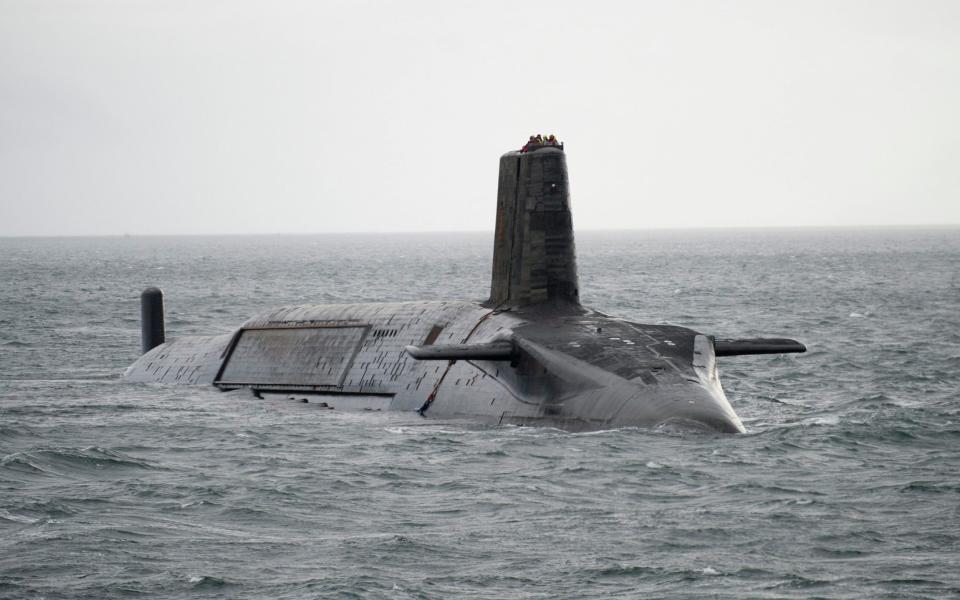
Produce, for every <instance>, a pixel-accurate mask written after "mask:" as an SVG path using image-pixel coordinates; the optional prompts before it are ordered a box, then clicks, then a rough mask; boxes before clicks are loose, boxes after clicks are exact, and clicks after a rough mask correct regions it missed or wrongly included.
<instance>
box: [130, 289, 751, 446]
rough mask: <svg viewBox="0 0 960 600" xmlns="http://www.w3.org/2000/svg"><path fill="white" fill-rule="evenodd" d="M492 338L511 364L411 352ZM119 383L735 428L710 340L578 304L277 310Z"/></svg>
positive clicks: (537, 418)
mask: <svg viewBox="0 0 960 600" xmlns="http://www.w3.org/2000/svg"><path fill="white" fill-rule="evenodd" d="M497 339H510V340H512V342H513V343H514V344H515V345H516V347H517V348H518V355H517V357H516V359H515V360H513V361H494V360H457V361H447V360H415V359H414V358H412V357H411V356H410V355H409V354H408V352H406V351H405V348H406V347H407V346H410V345H417V346H430V345H438V346H440V345H449V344H468V343H469V344H478V343H483V342H488V341H490V340H497ZM124 376H125V378H126V379H127V380H128V381H138V382H158V383H170V384H187V385H203V384H206V385H215V386H216V387H218V388H220V389H224V390H230V389H238V388H250V389H252V390H254V391H256V392H257V393H260V394H271V393H283V394H286V395H294V396H296V397H297V398H301V397H302V398H305V399H308V400H309V401H313V402H324V403H326V404H327V406H329V407H331V408H334V409H347V410H349V409H354V410H359V409H366V410H399V411H421V414H423V415H424V416H426V417H434V418H468V419H471V420H474V421H480V422H483V423H489V424H520V425H537V426H554V427H560V428H563V429H566V430H571V431H581V430H594V429H604V428H613V427H625V426H642V427H654V426H657V425H660V424H663V423H672V422H678V423H691V424H696V425H698V426H702V427H706V428H709V429H713V430H717V431H727V432H737V431H742V430H743V426H742V425H741V423H740V420H739V419H738V418H737V416H736V414H735V413H734V411H733V409H732V408H731V407H730V404H729V402H728V401H727V399H726V397H725V396H724V394H723V390H722V389H721V387H720V384H719V381H718V380H717V376H716V368H715V362H714V357H713V347H712V344H711V343H710V340H709V339H708V338H706V337H705V336H702V335H699V334H697V333H696V332H694V331H691V330H689V329H685V328H681V327H671V326H657V325H641V324H635V323H630V322H627V321H623V320H620V319H613V318H610V317H608V316H606V315H602V314H600V313H597V312H594V311H589V310H586V309H582V308H579V307H577V309H576V310H554V311H550V310H546V311H545V310H538V311H537V312H536V313H535V314H525V313H524V312H523V311H522V310H493V309H491V308H488V307H485V306H483V305H481V304H475V303H469V302H406V303H387V304H351V305H304V306H291V307H283V308H279V309H276V310H273V311H271V312H269V313H265V314H263V315H260V316H258V317H255V318H253V319H250V320H249V321H247V322H246V323H244V324H243V325H242V326H241V327H240V329H239V330H238V331H237V332H236V333H234V334H232V335H221V336H215V337H203V338H185V339H182V340H174V341H172V342H168V343H166V344H163V345H161V346H158V347H156V348H154V349H153V350H151V351H150V352H148V353H146V354H144V355H143V356H142V357H141V358H140V359H139V360H137V362H136V363H134V364H133V365H132V366H131V367H130V368H129V369H127V371H126V373H125V375H124Z"/></svg>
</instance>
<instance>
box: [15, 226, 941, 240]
mask: <svg viewBox="0 0 960 600" xmlns="http://www.w3.org/2000/svg"><path fill="white" fill-rule="evenodd" d="M950 228H960V223H918V224H871V225H862V224H861V225H701V226H670V227H597V228H583V229H575V230H574V233H577V232H581V233H627V232H634V231H636V232H640V231H648V232H649V231H723V230H777V229H780V230H802V229H807V230H816V229H830V230H841V229H950ZM464 233H468V234H474V233H488V234H492V233H493V229H436V230H433V229H430V230H419V231H417V230H397V231H371V230H366V231H361V230H352V231H300V232H296V231H272V232H242V233H73V234H70V233H68V234H56V233H54V234H29V233H28V234H12V235H10V234H0V239H29V238H35V239H44V238H47V239H49V238H132V237H138V238H148V237H244V236H249V237H256V236H263V237H266V236H312V235H438V234H464Z"/></svg>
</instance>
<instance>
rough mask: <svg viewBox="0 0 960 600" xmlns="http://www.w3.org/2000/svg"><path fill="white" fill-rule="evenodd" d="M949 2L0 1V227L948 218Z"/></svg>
mask: <svg viewBox="0 0 960 600" xmlns="http://www.w3.org/2000/svg"><path fill="white" fill-rule="evenodd" d="M958 107H960V2H956V1H950V0H948V1H943V2H930V1H902V2H884V1H875V0H870V1H860V2H852V1H826V2H817V1H810V0H805V1H802V2H800V1H798V2H771V1H757V2H720V1H716V2H688V1H666V0H664V1H661V2H596V1H591V2H584V1H579V2H558V1H556V0H549V1H543V2H541V1H538V0H522V1H521V0H515V1H513V2H492V1H484V2H475V3H469V4H468V3H460V2H451V1H447V2H412V1H404V2H399V1H398V2H388V1H380V2H362V1H358V0H349V1H342V2H341V1H324V2H320V1H317V2H251V1H240V0H229V1H190V2H186V1H173V0H167V1H142V0H114V1H106V0H96V1H93V0H91V1H87V2H79V1H50V0H0V235H61V234H63V235H83V234H122V233H130V234H153V233H253V232H265V233H266V232H324V231H426V230H492V229H493V214H494V208H495V207H494V203H495V197H496V176H497V158H498V156H499V155H500V154H501V153H502V152H504V151H506V150H509V149H511V148H515V147H519V145H521V144H522V142H523V140H524V139H525V138H526V136H527V135H529V134H530V133H532V132H543V133H550V132H555V133H557V134H558V135H559V136H560V138H561V139H562V140H564V141H565V142H566V143H567V155H568V156H567V160H568V164H569V167H570V173H571V192H572V198H573V210H574V219H575V223H576V226H577V228H580V229H596V228H647V227H676V226H695V227H702V226H767V225H858V224H866V225H871V224H946V223H951V224H956V223H960V109H958Z"/></svg>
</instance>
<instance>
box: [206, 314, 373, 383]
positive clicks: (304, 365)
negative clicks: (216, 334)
mask: <svg viewBox="0 0 960 600" xmlns="http://www.w3.org/2000/svg"><path fill="white" fill-rule="evenodd" d="M368 330H369V326H367V325H360V326H358V325H348V326H336V325H333V326H331V325H325V326H315V327H299V328H288V327H278V328H269V327H267V328H256V329H244V330H243V331H242V332H241V333H240V336H239V338H238V339H237V341H236V343H235V344H234V346H233V350H232V351H231V352H230V356H229V357H228V358H227V361H226V364H225V365H224V368H223V371H222V373H221V375H220V377H219V379H217V381H216V382H215V385H218V386H221V387H233V386H254V387H259V386H269V385H284V386H285V387H286V386H303V387H305V388H311V389H315V388H318V387H320V388H338V387H340V386H342V385H343V379H344V377H345V376H346V374H347V371H348V370H349V369H350V365H351V364H352V363H353V359H354V357H355V356H356V355H357V352H358V351H359V349H360V346H361V345H362V344H363V340H364V338H365V337H366V334H367V331H368Z"/></svg>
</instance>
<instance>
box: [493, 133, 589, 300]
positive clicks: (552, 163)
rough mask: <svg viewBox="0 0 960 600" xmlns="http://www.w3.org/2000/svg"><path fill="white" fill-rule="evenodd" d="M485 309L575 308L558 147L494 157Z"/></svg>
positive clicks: (563, 163) (576, 288)
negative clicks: (546, 305)
mask: <svg viewBox="0 0 960 600" xmlns="http://www.w3.org/2000/svg"><path fill="white" fill-rule="evenodd" d="M492 279H493V280H492V282H491V286H490V301H489V302H490V304H491V305H493V306H522V305H527V304H540V303H544V302H551V303H555V304H561V305H573V306H574V307H578V308H579V306H580V285H579V282H578V280H577V259H576V250H575V248H574V241H573V219H572V217H571V214H570V191H569V180H568V178H567V160H566V155H565V154H564V152H563V150H562V147H561V146H537V147H534V148H532V149H529V150H527V151H519V152H508V153H506V154H504V155H503V156H501V157H500V183H499V189H498V191H497V224H496V231H495V234H494V245H493V278H492Z"/></svg>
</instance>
